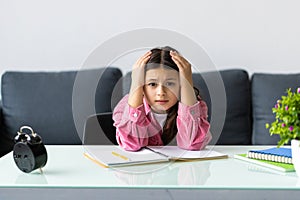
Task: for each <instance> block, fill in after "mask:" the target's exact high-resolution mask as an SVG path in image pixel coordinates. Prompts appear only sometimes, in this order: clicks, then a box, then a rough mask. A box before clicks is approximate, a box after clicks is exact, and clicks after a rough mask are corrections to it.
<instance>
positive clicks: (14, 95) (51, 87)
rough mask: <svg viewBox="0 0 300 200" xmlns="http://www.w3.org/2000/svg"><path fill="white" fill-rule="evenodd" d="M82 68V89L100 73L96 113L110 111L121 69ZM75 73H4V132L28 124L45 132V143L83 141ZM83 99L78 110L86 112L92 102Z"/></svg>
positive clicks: (12, 134) (86, 87)
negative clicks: (75, 110)
mask: <svg viewBox="0 0 300 200" xmlns="http://www.w3.org/2000/svg"><path fill="white" fill-rule="evenodd" d="M80 72H81V73H83V76H81V77H84V78H85V79H84V84H83V86H82V87H81V88H80V89H81V90H88V89H89V88H88V87H89V83H90V82H89V81H90V80H91V79H95V77H96V78H97V77H99V75H101V79H100V81H99V82H98V85H97V89H96V93H95V110H96V112H97V113H98V112H109V111H111V110H112V109H111V96H112V93H113V89H114V86H115V85H116V83H117V82H118V80H119V79H120V78H121V76H122V73H121V71H120V70H119V69H117V68H100V69H94V70H85V71H80ZM76 75H77V72H76V71H66V72H6V73H4V75H3V76H2V102H3V118H4V119H3V120H4V133H5V134H8V135H9V136H10V138H13V137H14V136H15V135H16V132H17V131H18V130H19V128H20V127H21V126H23V125H29V126H31V127H32V128H33V129H34V130H35V132H37V133H38V134H40V135H41V136H42V138H43V141H44V143H45V144H81V140H80V137H79V136H78V134H77V129H76V127H75V123H74V120H73V110H72V103H73V102H72V95H73V86H74V81H75V78H76ZM91 87H92V86H91ZM75 98H77V97H75ZM86 98H91V97H86ZM80 99H82V100H81V102H79V103H80V105H78V104H76V106H80V108H79V110H80V109H81V110H82V111H83V112H84V109H86V108H87V107H88V106H89V105H86V104H87V103H88V101H87V102H86V101H85V100H84V99H85V97H84V96H82V97H80ZM73 106H74V105H73ZM89 114H94V113H89ZM85 119H86V118H84V120H85ZM81 125H82V126H83V125H84V122H81ZM81 130H82V131H83V127H81ZM80 134H82V133H80Z"/></svg>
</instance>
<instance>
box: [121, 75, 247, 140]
mask: <svg viewBox="0 0 300 200" xmlns="http://www.w3.org/2000/svg"><path fill="white" fill-rule="evenodd" d="M216 73H218V74H219V75H220V76H221V78H222V81H223V83H224V88H225V92H226V97H225V99H226V104H225V105H226V116H225V122H224V121H223V122H222V121H218V120H219V119H217V121H215V122H214V124H211V125H212V126H211V132H212V134H213V140H212V142H211V144H232V145H233V144H239V145H241V144H251V135H252V126H251V123H252V121H251V93H250V92H251V91H250V81H249V75H248V73H247V72H246V71H245V70H240V69H232V70H222V71H220V72H219V71H213V72H204V73H194V74H193V81H194V86H195V87H197V88H198V89H199V90H200V94H201V97H202V98H203V99H204V100H205V101H206V103H207V105H208V110H209V118H210V116H211V113H210V111H211V108H212V107H211V106H212V105H211V99H210V96H211V95H210V92H209V90H208V86H207V84H206V81H205V80H210V81H209V82H210V83H211V82H214V81H216V80H213V79H216V78H218V76H216V75H217V74H216ZM130 84H131V73H130V72H129V73H127V74H126V75H125V77H124V79H123V95H125V94H127V93H128V92H129V90H130ZM214 87H215V86H214V85H212V86H210V88H214ZM214 109H218V106H217V105H215V108H214ZM221 109H222V108H221ZM215 112H216V113H218V112H222V111H221V110H216V111H215ZM220 120H222V119H220ZM220 123H221V124H223V123H224V126H223V129H222V132H221V134H220V133H217V130H216V129H217V128H216V127H214V125H215V126H218V124H220Z"/></svg>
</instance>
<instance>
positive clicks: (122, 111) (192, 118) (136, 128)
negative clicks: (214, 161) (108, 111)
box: [113, 95, 211, 151]
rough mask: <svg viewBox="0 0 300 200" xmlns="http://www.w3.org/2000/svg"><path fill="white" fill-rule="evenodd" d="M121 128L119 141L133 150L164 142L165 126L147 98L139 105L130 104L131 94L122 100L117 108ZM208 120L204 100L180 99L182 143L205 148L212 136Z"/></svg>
mask: <svg viewBox="0 0 300 200" xmlns="http://www.w3.org/2000/svg"><path fill="white" fill-rule="evenodd" d="M113 120H114V126H115V127H116V128H117V132H116V138H117V142H118V144H119V145H120V146H121V147H122V148H124V149H125V150H129V151H138V150H139V149H141V148H142V147H145V146H162V145H163V142H162V139H161V134H162V128H161V126H160V125H159V123H158V122H157V121H156V119H155V117H154V115H153V113H152V111H151V108H150V106H149V105H148V103H147V102H146V100H145V98H144V99H143V104H142V105H140V106H139V107H137V108H132V107H131V106H129V105H128V95H126V96H125V97H123V99H122V100H121V101H120V102H119V103H118V105H117V106H116V107H115V109H114V112H113ZM209 127H210V125H209V122H208V121H207V106H206V104H205V102H204V101H202V100H200V101H198V102H197V103H196V104H194V105H192V106H186V105H184V104H182V103H180V102H179V105H178V116H177V129H178V132H177V135H176V141H177V145H178V147H180V148H182V149H187V150H200V149H203V148H204V147H205V146H206V145H207V144H208V142H209V141H210V140H211V134H210V132H209Z"/></svg>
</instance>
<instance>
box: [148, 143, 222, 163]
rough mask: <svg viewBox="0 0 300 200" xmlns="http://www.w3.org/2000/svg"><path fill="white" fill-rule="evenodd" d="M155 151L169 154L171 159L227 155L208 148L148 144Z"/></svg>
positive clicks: (209, 157)
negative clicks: (197, 148)
mask: <svg viewBox="0 0 300 200" xmlns="http://www.w3.org/2000/svg"><path fill="white" fill-rule="evenodd" d="M148 148H150V149H152V150H154V151H156V152H159V153H162V154H164V155H167V156H169V157H170V158H172V159H183V160H185V159H212V158H220V157H227V155H226V154H223V153H220V152H216V151H213V150H210V149H204V150H200V151H189V150H185V149H180V148H179V147H177V146H162V147H156V146H150V147H148Z"/></svg>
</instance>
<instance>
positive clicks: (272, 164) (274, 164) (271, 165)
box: [234, 154, 295, 172]
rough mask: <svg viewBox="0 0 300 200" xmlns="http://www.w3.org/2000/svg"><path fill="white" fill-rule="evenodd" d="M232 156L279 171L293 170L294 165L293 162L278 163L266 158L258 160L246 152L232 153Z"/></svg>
mask: <svg viewBox="0 0 300 200" xmlns="http://www.w3.org/2000/svg"><path fill="white" fill-rule="evenodd" d="M234 158H236V159H239V160H243V161H247V162H250V163H253V164H256V165H260V166H263V167H267V168H270V169H274V170H278V171H281V172H294V171H295V169H294V165H293V164H287V163H279V162H273V161H268V160H258V159H254V158H248V157H247V154H237V155H234Z"/></svg>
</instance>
